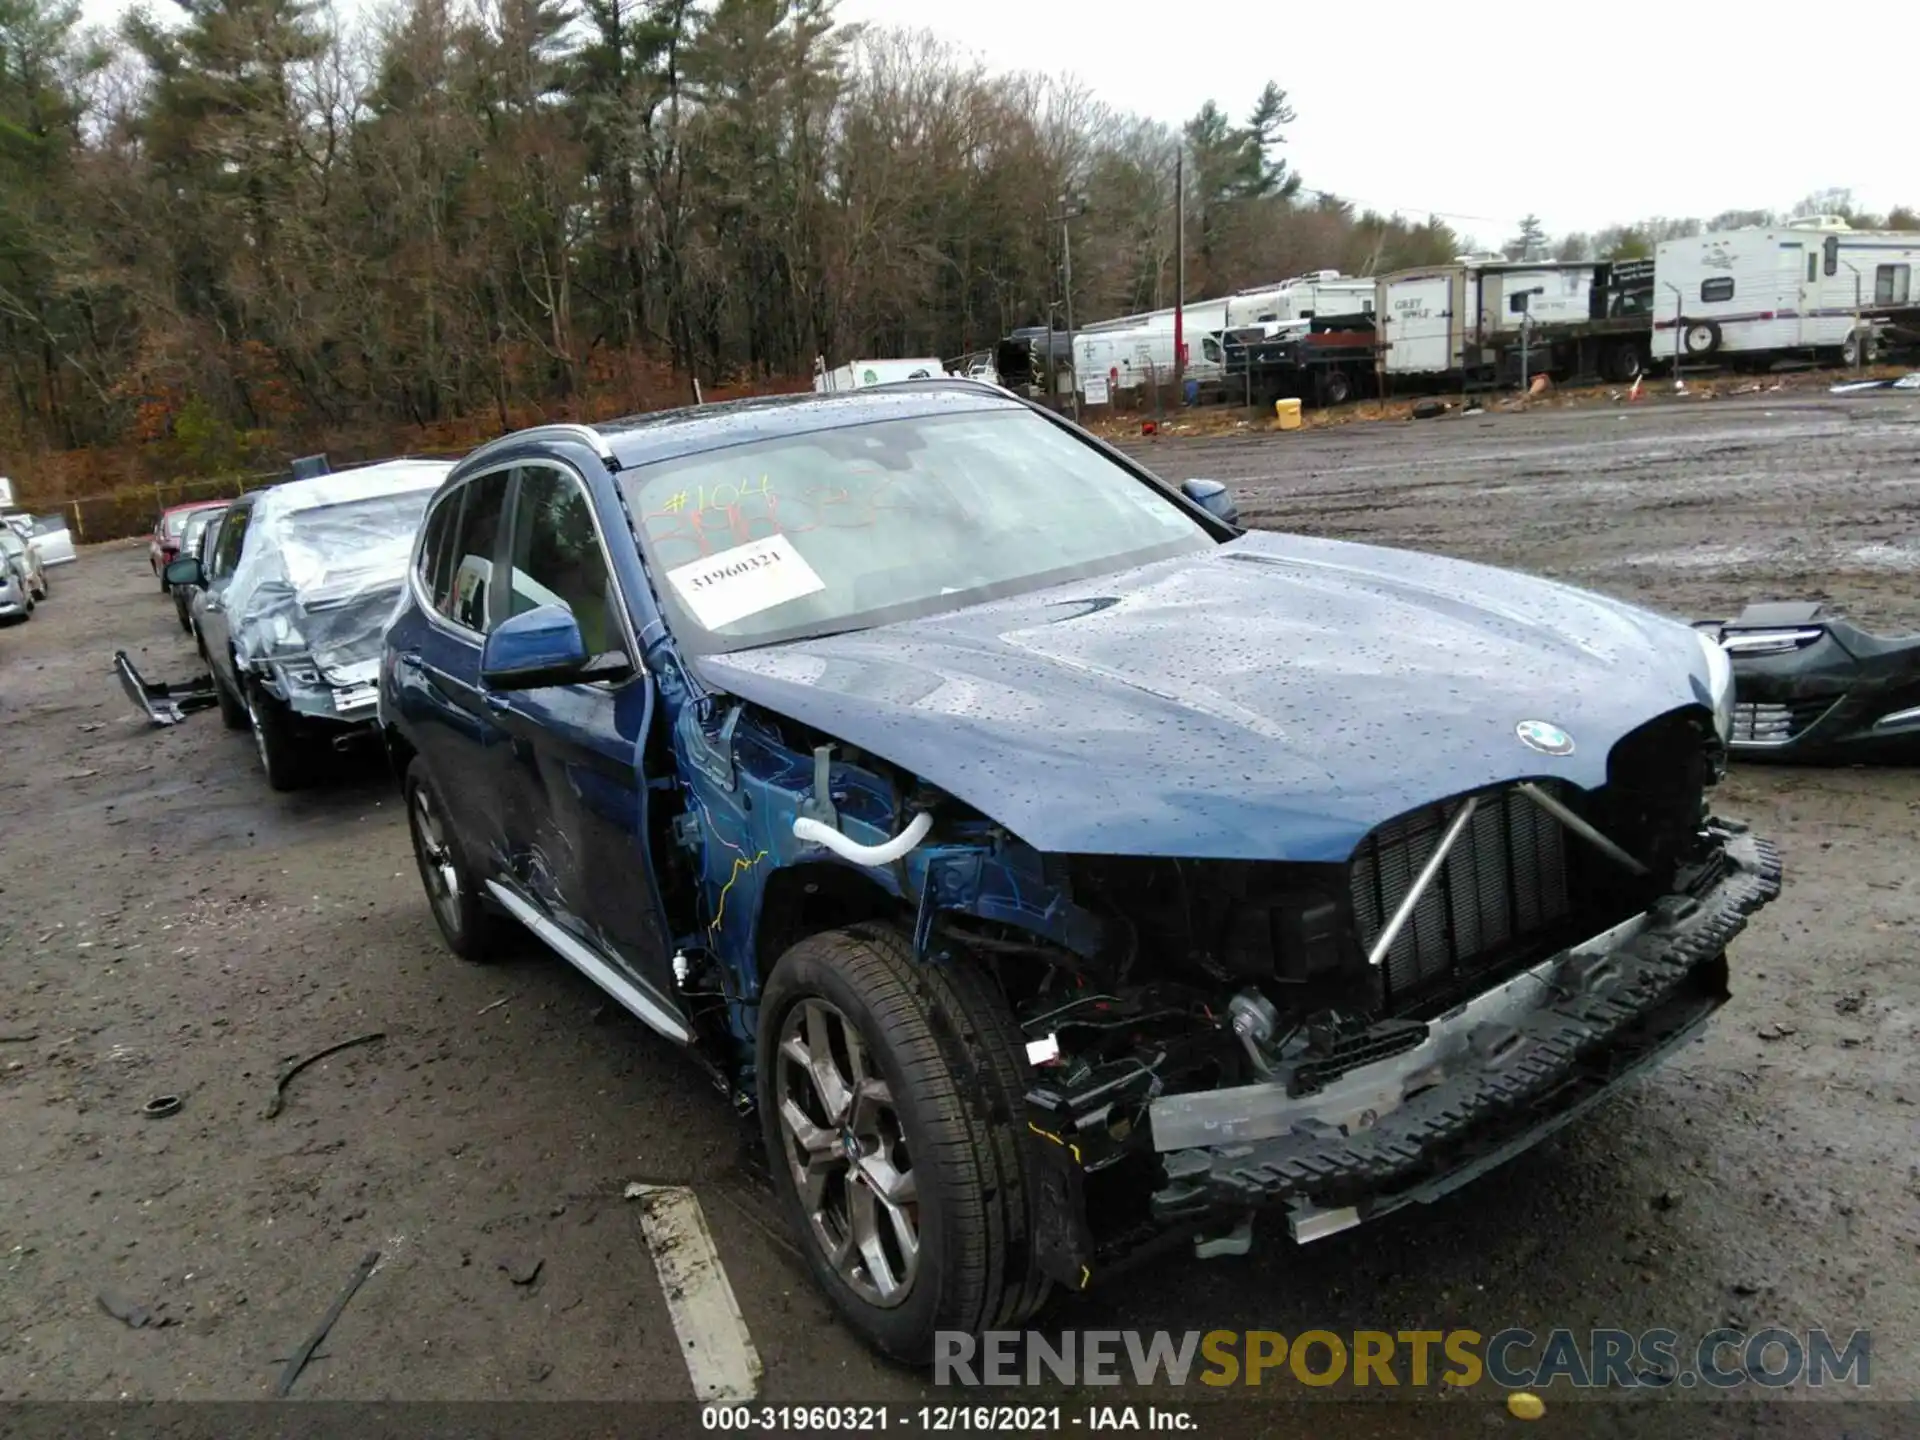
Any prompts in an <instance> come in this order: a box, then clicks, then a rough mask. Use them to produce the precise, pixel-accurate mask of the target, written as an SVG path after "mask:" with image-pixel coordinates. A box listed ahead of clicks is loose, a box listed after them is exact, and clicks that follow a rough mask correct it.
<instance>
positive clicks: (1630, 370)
mask: <svg viewBox="0 0 1920 1440" xmlns="http://www.w3.org/2000/svg"><path fill="white" fill-rule="evenodd" d="M1644 368H1645V362H1644V361H1643V360H1642V358H1641V355H1640V347H1639V346H1638V345H1636V344H1635V343H1634V342H1633V341H1631V340H1621V341H1618V342H1616V343H1615V344H1614V345H1613V346H1612V347H1611V348H1610V349H1609V350H1608V351H1607V353H1606V359H1605V361H1604V371H1605V375H1606V378H1607V379H1608V380H1610V381H1612V382H1613V383H1614V384H1616V385H1627V384H1631V383H1632V382H1633V381H1635V380H1637V379H1639V378H1640V373H1641V371H1642V370H1643V369H1644Z"/></svg>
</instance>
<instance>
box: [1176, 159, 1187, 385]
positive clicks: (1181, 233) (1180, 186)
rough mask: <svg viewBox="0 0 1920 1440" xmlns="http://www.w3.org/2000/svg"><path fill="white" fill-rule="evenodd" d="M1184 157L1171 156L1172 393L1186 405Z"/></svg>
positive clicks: (1185, 188)
mask: <svg viewBox="0 0 1920 1440" xmlns="http://www.w3.org/2000/svg"><path fill="white" fill-rule="evenodd" d="M1186 162H1187V154H1186V148H1185V147H1184V146H1183V147H1181V148H1180V149H1178V150H1176V151H1174V152H1173V389H1174V393H1175V394H1176V395H1177V396H1179V397H1180V398H1181V403H1182V404H1184V403H1185V397H1186V385H1185V381H1186V378H1187V164H1186Z"/></svg>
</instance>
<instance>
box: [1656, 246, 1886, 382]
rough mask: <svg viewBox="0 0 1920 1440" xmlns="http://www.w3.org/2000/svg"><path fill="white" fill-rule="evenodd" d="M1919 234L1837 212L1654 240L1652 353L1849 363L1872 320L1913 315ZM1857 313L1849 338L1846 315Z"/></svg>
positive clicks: (1868, 338) (1735, 360)
mask: <svg viewBox="0 0 1920 1440" xmlns="http://www.w3.org/2000/svg"><path fill="white" fill-rule="evenodd" d="M1916 271H1920V234H1914V233H1912V232H1900V231H1872V230H1855V229H1853V228H1852V227H1851V226H1849V225H1848V224H1847V222H1846V221H1845V220H1844V219H1842V218H1840V217H1838V216H1810V217H1807V218H1805V219H1801V220H1796V221H1794V222H1793V223H1792V224H1791V225H1776V226H1754V227H1751V228H1749V229H1743V230H1718V231H1712V232H1709V233H1708V234H1705V235H1690V236H1686V237H1684V238H1682V239H1678V240H1663V241H1661V242H1660V244H1659V246H1658V247H1657V248H1656V249H1655V251H1654V290H1653V305H1654V322H1653V334H1654V340H1653V353H1654V355H1656V356H1658V357H1661V358H1664V359H1675V358H1677V359H1679V360H1681V361H1688V360H1692V361H1703V362H1704V361H1710V360H1716V361H1719V362H1722V363H1732V364H1746V363H1754V364H1760V363H1771V362H1772V361H1773V360H1774V359H1776V358H1779V357H1780V356H1782V355H1788V354H1796V353H1798V354H1808V353H1809V352H1810V353H1811V355H1812V357H1813V358H1816V359H1836V358H1837V359H1841V360H1844V361H1845V362H1846V363H1848V364H1852V363H1854V360H1855V351H1856V348H1857V347H1858V345H1859V344H1860V342H1861V340H1862V339H1864V340H1865V343H1866V346H1867V352H1866V353H1867V355H1869V356H1871V355H1872V353H1873V336H1874V334H1875V332H1876V331H1877V329H1878V328H1879V322H1880V321H1882V320H1884V319H1886V318H1888V317H1889V316H1891V315H1895V314H1897V312H1899V311H1901V310H1908V311H1915V310H1920V286H1916V285H1915V283H1914V279H1915V273H1916ZM1856 316H1858V317H1859V320H1860V323H1859V326H1858V327H1857V328H1858V330H1859V331H1860V332H1863V333H1861V334H1856V325H1855V318H1856Z"/></svg>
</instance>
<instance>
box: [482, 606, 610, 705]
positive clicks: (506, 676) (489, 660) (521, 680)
mask: <svg viewBox="0 0 1920 1440" xmlns="http://www.w3.org/2000/svg"><path fill="white" fill-rule="evenodd" d="M632 673H633V663H632V662H631V661H630V660H628V659H627V657H626V656H625V655H622V654H619V653H618V652H611V653H608V654H605V655H589V654H588V653H587V642H586V641H585V640H584V639H583V638H582V637H581V634H580V622H579V621H578V620H575V619H574V618H573V612H572V611H571V610H569V609H568V608H567V607H566V606H564V605H541V606H539V607H538V608H536V609H533V610H527V611H523V612H522V613H520V614H518V615H511V616H509V617H507V618H506V619H505V620H502V621H501V622H500V623H499V624H498V625H496V626H494V628H493V629H492V630H490V631H489V632H488V633H487V643H486V644H485V645H484V646H482V647H481V650H480V683H481V684H482V685H485V686H486V687H487V688H488V689H490V690H538V689H541V688H542V687H544V686H547V685H579V684H585V683H587V682H589V681H593V680H621V679H624V678H625V677H627V676H628V675H631V674H632Z"/></svg>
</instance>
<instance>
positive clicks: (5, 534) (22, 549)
mask: <svg viewBox="0 0 1920 1440" xmlns="http://www.w3.org/2000/svg"><path fill="white" fill-rule="evenodd" d="M0 550H4V551H5V552H6V553H7V554H9V555H24V554H26V553H27V542H26V541H24V540H22V539H21V538H20V537H19V536H18V535H16V534H14V533H13V528H12V527H11V526H8V525H0Z"/></svg>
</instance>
